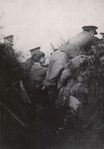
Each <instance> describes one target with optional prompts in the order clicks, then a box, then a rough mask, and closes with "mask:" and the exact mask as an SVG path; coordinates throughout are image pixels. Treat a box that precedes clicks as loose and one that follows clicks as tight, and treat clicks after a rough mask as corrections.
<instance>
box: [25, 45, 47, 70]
mask: <svg viewBox="0 0 104 149" xmlns="http://www.w3.org/2000/svg"><path fill="white" fill-rule="evenodd" d="M40 48H41V47H36V48H34V49H31V50H30V52H31V57H30V58H29V59H27V60H26V62H25V66H24V67H25V70H26V71H27V72H29V71H30V69H31V67H32V65H33V64H34V62H38V61H40V59H41V58H42V57H44V56H45V54H44V53H43V52H42V51H40Z"/></svg>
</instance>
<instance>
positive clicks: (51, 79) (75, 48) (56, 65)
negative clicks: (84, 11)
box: [45, 26, 98, 87]
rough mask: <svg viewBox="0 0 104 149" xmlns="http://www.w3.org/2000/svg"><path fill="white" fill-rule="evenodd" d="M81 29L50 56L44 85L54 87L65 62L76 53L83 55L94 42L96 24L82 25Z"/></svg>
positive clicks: (95, 38)
mask: <svg viewBox="0 0 104 149" xmlns="http://www.w3.org/2000/svg"><path fill="white" fill-rule="evenodd" d="M82 29H83V31H82V32H81V33H79V34H78V35H76V36H75V37H73V38H71V39H70V43H69V44H66V45H64V46H62V47H60V48H59V50H57V51H56V52H54V53H53V55H52V56H51V58H50V63H49V68H48V71H47V75H46V81H45V86H47V87H54V86H56V85H57V81H58V78H59V77H60V75H61V73H62V71H63V70H64V68H65V65H66V63H67V62H68V61H69V60H70V59H71V58H73V57H75V56H77V55H85V54H87V53H88V51H90V48H91V46H92V45H93V44H94V43H95V42H96V40H98V39H97V37H95V36H94V35H96V34H97V32H96V29H97V27H96V26H84V27H82Z"/></svg>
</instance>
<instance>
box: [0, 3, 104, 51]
mask: <svg viewBox="0 0 104 149" xmlns="http://www.w3.org/2000/svg"><path fill="white" fill-rule="evenodd" d="M0 14H2V17H1V20H0V21H1V24H2V25H5V26H4V29H3V33H4V34H5V35H9V34H13V35H15V40H16V42H15V44H16V47H17V48H18V49H24V50H25V51H27V50H28V49H31V48H34V47H36V46H41V47H42V50H46V51H47V49H49V46H50V43H53V44H56V43H58V42H60V41H61V40H62V39H65V40H67V39H68V38H70V37H72V36H74V35H75V34H77V33H78V32H80V31H81V27H82V26H83V25H96V26H98V27H99V29H98V31H99V32H100V31H104V0H0Z"/></svg>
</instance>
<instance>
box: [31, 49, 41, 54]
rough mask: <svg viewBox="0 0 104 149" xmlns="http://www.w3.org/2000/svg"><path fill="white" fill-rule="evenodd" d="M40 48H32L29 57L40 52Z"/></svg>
mask: <svg viewBox="0 0 104 149" xmlns="http://www.w3.org/2000/svg"><path fill="white" fill-rule="evenodd" d="M40 48H41V47H36V48H33V49H30V50H29V51H30V52H31V55H34V54H35V53H36V52H37V51H39V50H40Z"/></svg>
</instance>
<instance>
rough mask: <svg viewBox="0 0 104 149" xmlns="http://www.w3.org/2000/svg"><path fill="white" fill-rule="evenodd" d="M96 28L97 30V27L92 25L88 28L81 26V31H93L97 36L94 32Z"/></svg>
mask: <svg viewBox="0 0 104 149" xmlns="http://www.w3.org/2000/svg"><path fill="white" fill-rule="evenodd" d="M97 28H98V27H97V26H93V25H90V26H83V27H82V29H83V30H84V31H90V30H93V31H95V34H97V32H96V29H97Z"/></svg>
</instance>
